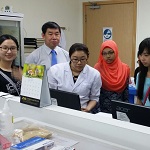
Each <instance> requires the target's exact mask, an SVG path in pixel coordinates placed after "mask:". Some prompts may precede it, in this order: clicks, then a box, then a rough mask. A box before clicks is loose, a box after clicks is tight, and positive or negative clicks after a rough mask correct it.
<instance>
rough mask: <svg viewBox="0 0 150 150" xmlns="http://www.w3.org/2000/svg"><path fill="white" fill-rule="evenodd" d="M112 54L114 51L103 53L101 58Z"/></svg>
mask: <svg viewBox="0 0 150 150" xmlns="http://www.w3.org/2000/svg"><path fill="white" fill-rule="evenodd" d="M112 54H114V51H109V52H108V53H105V52H103V53H102V55H103V56H107V55H109V56H111V55H112Z"/></svg>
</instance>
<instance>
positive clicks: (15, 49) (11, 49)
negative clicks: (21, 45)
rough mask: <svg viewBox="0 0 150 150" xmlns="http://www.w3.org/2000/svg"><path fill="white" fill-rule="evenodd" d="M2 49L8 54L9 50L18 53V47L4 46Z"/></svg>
mask: <svg viewBox="0 0 150 150" xmlns="http://www.w3.org/2000/svg"><path fill="white" fill-rule="evenodd" d="M0 48H1V50H2V51H4V52H8V51H9V50H10V51H13V52H15V51H17V47H16V46H12V47H7V46H2V47H0Z"/></svg>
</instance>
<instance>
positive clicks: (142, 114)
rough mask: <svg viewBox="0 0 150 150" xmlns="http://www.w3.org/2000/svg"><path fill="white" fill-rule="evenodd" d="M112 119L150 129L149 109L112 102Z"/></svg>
mask: <svg viewBox="0 0 150 150" xmlns="http://www.w3.org/2000/svg"><path fill="white" fill-rule="evenodd" d="M112 117H113V118H114V119H118V120H123V121H128V122H132V123H136V124H140V125H144V126H148V127H150V108H149V107H144V106H140V105H135V104H131V103H126V102H120V101H116V100H112Z"/></svg>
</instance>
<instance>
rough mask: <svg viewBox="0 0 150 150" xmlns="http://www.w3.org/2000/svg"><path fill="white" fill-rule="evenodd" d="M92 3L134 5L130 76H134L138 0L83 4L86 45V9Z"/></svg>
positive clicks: (98, 2)
mask: <svg viewBox="0 0 150 150" xmlns="http://www.w3.org/2000/svg"><path fill="white" fill-rule="evenodd" d="M92 3H96V4H98V5H104V4H105V5H110V4H126V3H133V9H134V10H133V35H132V61H131V68H130V75H131V76H133V75H134V70H135V56H136V21H137V19H136V18H137V0H107V1H95V2H83V5H82V7H83V43H84V44H86V42H87V39H86V27H85V26H86V25H85V24H86V23H85V22H86V7H87V6H91V4H92Z"/></svg>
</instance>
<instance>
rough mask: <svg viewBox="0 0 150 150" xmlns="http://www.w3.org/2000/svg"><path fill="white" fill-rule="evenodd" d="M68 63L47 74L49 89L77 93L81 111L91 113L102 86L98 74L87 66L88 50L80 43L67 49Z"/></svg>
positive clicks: (52, 68) (55, 67)
mask: <svg viewBox="0 0 150 150" xmlns="http://www.w3.org/2000/svg"><path fill="white" fill-rule="evenodd" d="M69 57H70V62H67V63H61V64H56V65H54V66H52V67H51V68H50V70H49V72H48V82H49V87H50V88H54V89H58V90H63V91H68V92H73V93H77V94H78V95H79V96H80V103H81V107H82V108H81V110H82V111H84V112H91V110H92V109H93V108H94V107H95V106H96V104H97V102H98V101H99V95H100V88H101V85H102V82H101V77H100V73H99V72H98V71H97V70H96V69H94V68H92V67H90V66H89V65H87V61H88V57H89V50H88V48H87V47H86V45H84V44H81V43H75V44H73V45H72V46H71V47H70V49H69Z"/></svg>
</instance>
